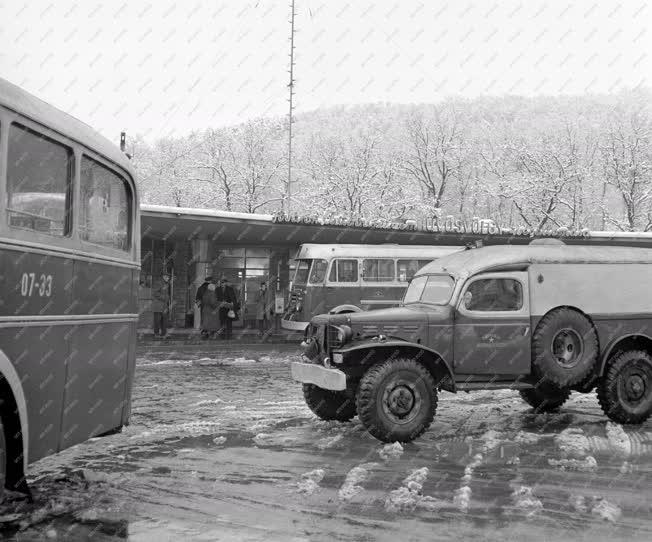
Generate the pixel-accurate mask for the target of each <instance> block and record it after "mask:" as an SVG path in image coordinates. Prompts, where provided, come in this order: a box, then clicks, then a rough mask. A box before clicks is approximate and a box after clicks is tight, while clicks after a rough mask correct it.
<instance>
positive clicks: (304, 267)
mask: <svg viewBox="0 0 652 542" xmlns="http://www.w3.org/2000/svg"><path fill="white" fill-rule="evenodd" d="M311 263H312V260H297V269H296V271H295V272H294V280H293V281H292V283H293V284H296V285H298V286H304V285H305V284H307V283H308V274H309V273H310V264H311Z"/></svg>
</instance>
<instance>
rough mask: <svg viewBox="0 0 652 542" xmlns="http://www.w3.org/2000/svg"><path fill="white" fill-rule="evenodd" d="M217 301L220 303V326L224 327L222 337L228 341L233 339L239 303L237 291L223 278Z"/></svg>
mask: <svg viewBox="0 0 652 542" xmlns="http://www.w3.org/2000/svg"><path fill="white" fill-rule="evenodd" d="M217 300H218V302H219V307H220V308H219V316H220V326H221V327H222V336H223V337H224V339H226V340H230V339H232V338H233V320H235V319H236V317H237V316H236V311H237V310H238V308H239V307H238V302H237V299H236V296H235V291H234V290H233V288H232V287H231V286H230V285H229V280H228V279H227V278H226V277H222V279H221V280H220V287H219V288H218V290H217Z"/></svg>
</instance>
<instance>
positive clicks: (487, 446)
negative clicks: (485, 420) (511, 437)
mask: <svg viewBox="0 0 652 542" xmlns="http://www.w3.org/2000/svg"><path fill="white" fill-rule="evenodd" d="M502 437H503V434H502V433H500V432H499V431H494V430H493V429H489V431H487V432H486V433H485V434H484V435H482V436H481V437H480V440H481V441H482V451H483V452H485V453H486V452H489V451H491V450H493V449H495V448H498V446H500V444H501V442H502Z"/></svg>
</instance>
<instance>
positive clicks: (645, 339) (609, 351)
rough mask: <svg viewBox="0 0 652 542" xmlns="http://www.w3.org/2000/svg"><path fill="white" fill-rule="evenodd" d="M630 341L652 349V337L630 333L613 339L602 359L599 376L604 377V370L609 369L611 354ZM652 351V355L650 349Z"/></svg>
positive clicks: (604, 351)
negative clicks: (638, 342)
mask: <svg viewBox="0 0 652 542" xmlns="http://www.w3.org/2000/svg"><path fill="white" fill-rule="evenodd" d="M628 339H633V340H636V341H640V342H643V343H647V345H645V346H647V347H648V348H650V347H652V337H649V336H648V335H645V334H644V333H629V334H627V335H621V336H620V337H618V338H616V339H613V340H612V341H610V342H609V344H608V345H607V346H606V348H605V349H604V350H603V354H602V356H601V358H600V367H599V370H598V376H602V375H603V374H604V370H605V368H606V367H607V362H608V361H609V358H610V357H611V354H613V352H614V350H615V349H616V348H617V347H618V345H619V344H621V343H622V342H626V341H627V340H628ZM643 347H644V346H643V345H641V348H643ZM650 351H651V353H652V348H650Z"/></svg>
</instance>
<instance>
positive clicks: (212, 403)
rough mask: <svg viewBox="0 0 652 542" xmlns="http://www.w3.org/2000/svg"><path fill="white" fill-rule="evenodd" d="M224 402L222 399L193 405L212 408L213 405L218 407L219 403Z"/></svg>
mask: <svg viewBox="0 0 652 542" xmlns="http://www.w3.org/2000/svg"><path fill="white" fill-rule="evenodd" d="M223 402H224V401H223V400H222V399H219V398H217V399H205V400H203V401H199V402H198V403H195V404H194V405H192V406H194V407H202V406H213V405H219V404H220V403H223Z"/></svg>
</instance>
